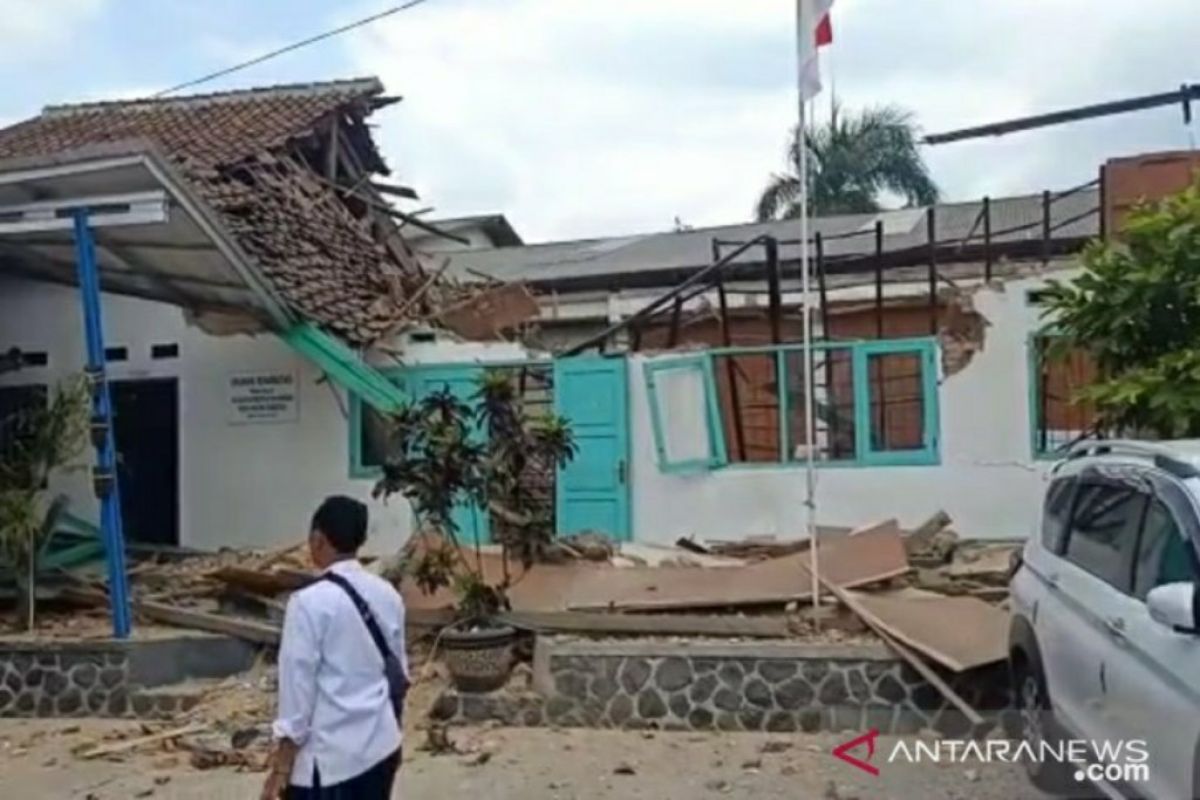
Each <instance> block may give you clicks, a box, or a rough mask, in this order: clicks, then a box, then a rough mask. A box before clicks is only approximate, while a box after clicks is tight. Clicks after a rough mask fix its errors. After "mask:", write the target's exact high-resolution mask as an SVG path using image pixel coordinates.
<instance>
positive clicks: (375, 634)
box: [324, 572, 396, 664]
mask: <svg viewBox="0 0 1200 800" xmlns="http://www.w3.org/2000/svg"><path fill="white" fill-rule="evenodd" d="M324 577H325V579H326V580H328V581H332V582H333V583H336V584H337V585H338V586H340V587H342V590H343V591H344V592H345V593H346V594H347V595H349V597H350V600H351V602H353V603H354V607H355V608H357V609H358V614H359V616H360V617H362V621H363V622H364V623H365V624H366V626H367V631H368V632H370V634H371V638H372V639H373V640H374V641H375V646H376V647H378V648H379V655H380V656H382V657H383V661H384V663H385V664H386V663H387V660H388V659H389V658H395V657H396V654H395V653H394V652H393V651H392V648H390V647H388V644H387V639H386V638H384V636H383V631H382V630H380V628H379V623H378V622H377V621H376V620H375V615H374V614H373V613H371V607H370V606H369V605H367V601H366V600H364V599H363V597H362V595H361V594H359V593H358V591H357V590H356V589H355V588H354V587H353V586H351V585H350V581H348V580H346V579H345V578H343V577H342V576H341V575H338V574H336V573H333V572H326V573H325V575H324Z"/></svg>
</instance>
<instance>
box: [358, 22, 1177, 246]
mask: <svg viewBox="0 0 1200 800" xmlns="http://www.w3.org/2000/svg"><path fill="white" fill-rule="evenodd" d="M1194 2H1195V0H1158V2H1156V3H1155V4H1154V9H1153V11H1150V10H1147V9H1146V8H1145V7H1144V6H1143V5H1140V4H1132V3H1128V2H1123V1H1121V0H1108V1H1107V2H1100V1H1099V0H1097V1H1096V2H1089V3H1087V4H1082V3H1079V2H1077V1H1076V0H1010V2H1007V3H1000V4H995V3H989V4H980V3H965V2H962V0H920V2H916V1H915V0H914V2H909V3H896V2H894V0H842V2H839V3H838V6H837V7H836V8H835V19H834V26H835V43H834V50H833V55H832V61H831V63H827V65H826V66H827V73H828V72H830V71H832V73H833V75H832V77H833V79H834V83H835V85H836V88H837V92H838V95H839V97H840V98H841V99H842V100H843V102H844V104H846V105H849V106H858V105H862V104H865V103H875V102H893V103H897V104H900V105H903V106H906V107H908V108H911V109H913V110H914V111H915V112H916V114H917V117H918V119H919V120H920V122H921V123H922V125H923V126H924V128H925V129H926V130H939V129H945V128H949V127H957V126H962V125H972V124H978V123H982V122H989V121H993V120H997V119H1003V118H1006V117H1011V116H1014V115H1020V114H1026V113H1033V112H1037V111H1041V110H1049V109H1053V108H1058V107H1061V106H1067V105H1076V104H1082V103H1087V102H1093V101H1098V100H1104V99H1109V98H1115V97H1121V96H1127V95H1130V94H1137V93H1143V92H1145V93H1148V92H1154V91H1163V90H1166V89H1169V88H1171V87H1172V86H1176V85H1178V84H1179V83H1180V82H1181V81H1183V80H1188V79H1191V80H1195V79H1196V77H1197V76H1196V75H1195V74H1193V73H1189V72H1188V71H1187V70H1188V69H1189V68H1191V67H1192V66H1193V65H1192V64H1191V63H1190V62H1191V61H1192V60H1194V59H1193V58H1192V56H1191V55H1190V54H1191V53H1192V52H1194V43H1195V42H1196V41H1200V15H1197V14H1195V13H1194V10H1193V6H1194ZM791 8H792V7H791V4H790V3H788V2H783V3H769V4H768V3H758V2H748V3H747V2H743V3H731V2H728V0H654V2H652V3H647V2H644V0H606V2H598V1H597V2H583V0H572V1H570V2H563V0H557V2H555V1H554V0H508V1H507V2H504V3H487V4H481V3H474V2H466V1H465V0H445V2H443V3H438V4H429V5H427V6H422V7H419V8H418V9H414V10H413V11H412V12H408V13H404V14H400V15H397V16H395V17H392V18H390V19H388V20H386V21H383V22H380V23H377V24H375V25H373V26H370V27H368V28H366V29H364V30H363V31H362V32H359V33H356V34H353V35H351V36H348V37H346V38H345V39H343V40H342V45H343V46H344V47H345V48H346V50H345V52H346V53H347V54H348V57H349V58H350V59H351V61H352V63H353V68H354V71H355V72H362V73H370V74H378V75H380V77H381V78H383V80H384V81H385V83H386V85H387V87H388V89H389V91H391V92H393V93H397V94H403V95H404V96H405V102H404V103H402V104H400V105H399V106H396V107H393V108H392V109H389V110H387V111H384V112H381V113H380V114H379V115H378V118H377V119H376V120H375V121H376V122H378V123H379V124H380V128H379V136H380V139H381V142H382V144H383V146H384V149H385V152H386V153H387V155H388V156H389V159H390V161H391V163H392V164H393V166H394V167H396V168H397V171H398V173H399V174H400V177H401V178H403V179H405V180H407V181H410V182H411V183H413V184H414V185H415V186H417V188H418V189H419V190H420V191H421V193H422V196H423V199H424V200H425V201H426V202H429V203H431V204H434V205H436V206H437V207H438V212H439V214H445V215H450V214H463V213H477V212H487V211H502V212H504V213H506V214H508V215H509V216H510V218H511V219H512V220H513V222H514V224H516V226H517V227H518V230H520V231H522V233H524V234H525V235H526V236H527V237H529V238H534V239H537V238H559V237H570V236H589V235H606V234H615V233H625V232H630V231H637V230H647V229H663V228H667V227H669V226H670V224H671V221H672V219H673V218H674V217H675V216H676V215H678V216H680V217H682V218H683V220H684V221H685V222H688V223H690V224H694V225H703V224H719V223H726V222H735V221H738V220H744V219H746V218H747V217H748V215H749V213H750V209H751V208H752V206H753V203H754V200H755V196H756V193H757V192H758V190H759V189H760V188H761V187H762V185H763V183H764V182H765V180H766V178H767V176H768V175H769V173H770V172H771V171H773V170H776V169H778V168H779V167H781V166H782V151H783V143H784V141H785V139H786V131H787V129H788V127H789V125H790V124H792V122H793V120H794V116H795V104H794V99H793V88H792V87H793V83H794V65H793V58H794V41H793V38H792V37H793V31H792V25H793V18H792V11H791ZM830 68H831V69H830ZM825 99H826V98H822V103H823V101H824V100H825ZM1177 118H1178V110H1177V109H1171V110H1170V111H1169V112H1168V111H1163V112H1158V113H1150V114H1144V115H1132V116H1129V117H1122V118H1113V119H1111V120H1106V121H1098V122H1092V123H1081V124H1079V125H1075V126H1068V127H1064V128H1060V129H1056V130H1051V131H1043V132H1035V133H1030V134H1022V135H1019V136H1014V137H1010V138H1006V139H1001V140H985V141H980V142H976V143H969V144H963V145H948V146H944V147H941V148H931V149H930V151H929V158H930V163H931V166H932V168H933V170H934V175H935V178H937V179H938V180H939V182H940V183H941V184H942V186H943V188H944V190H945V192H946V194H947V196H949V197H951V198H965V197H975V196H978V195H980V194H982V193H984V192H991V193H993V194H998V193H1003V192H1015V191H1037V190H1040V189H1042V188H1045V187H1048V188H1056V187H1062V186H1065V185H1068V184H1070V183H1074V182H1078V181H1083V180H1087V179H1088V178H1090V177H1092V176H1094V174H1095V170H1096V167H1097V165H1098V163H1099V162H1100V161H1101V160H1102V159H1104V158H1106V157H1110V156H1114V155H1121V154H1127V153H1129V152H1131V151H1132V152H1136V151H1139V150H1148V149H1158V148H1161V147H1167V146H1170V147H1177V146H1179V145H1181V144H1183V143H1185V142H1186V138H1184V134H1183V132H1182V131H1181V129H1180V127H1179V126H1178V125H1177V124H1176V122H1175V120H1176V119H1177Z"/></svg>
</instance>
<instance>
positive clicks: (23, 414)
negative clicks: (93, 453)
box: [0, 377, 91, 629]
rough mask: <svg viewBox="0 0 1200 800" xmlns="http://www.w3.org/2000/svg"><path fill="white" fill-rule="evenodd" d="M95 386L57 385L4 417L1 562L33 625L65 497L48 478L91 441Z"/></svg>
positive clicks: (79, 382) (0, 422) (0, 423)
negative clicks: (54, 493) (45, 553)
mask: <svg viewBox="0 0 1200 800" xmlns="http://www.w3.org/2000/svg"><path fill="white" fill-rule="evenodd" d="M90 405H91V392H90V391H89V387H88V383H87V381H86V380H85V379H83V378H82V377H80V378H76V379H72V380H69V381H66V382H64V383H63V384H61V385H60V386H58V387H57V388H56V389H55V390H54V392H53V394H52V396H51V397H50V399H49V402H48V403H46V404H44V405H42V404H38V405H33V406H30V407H28V408H25V409H22V410H20V411H17V412H15V413H13V414H10V415H7V416H5V417H3V418H0V442H3V443H4V444H5V446H4V448H3V451H2V452H0V564H3V565H4V566H7V567H8V568H9V569H11V570H12V571H13V573H14V574H15V575H16V576H17V584H18V587H19V588H20V589H21V590H22V591H20V592H19V594H18V596H19V597H20V598H21V606H22V608H21V612H22V613H21V615H20V616H21V618H22V619H24V620H25V624H26V627H27V628H29V629H32V628H33V625H34V598H35V596H36V591H37V587H36V582H37V559H38V554H39V553H40V552H41V551H42V549H43V547H44V545H45V544H46V541H47V539H48V538H49V537H50V535H51V534H52V533H53V532H54V525H55V523H56V521H57V519H58V515H59V513H60V512H61V511H62V509H63V508H64V507H65V506H66V498H65V497H56V498H53V499H51V497H50V494H49V492H48V491H47V486H48V481H49V479H50V477H51V475H53V474H54V473H55V472H57V471H59V470H64V469H68V468H69V467H70V465H71V463H72V462H73V461H74V460H75V459H76V457H77V456H78V455H79V454H80V452H81V451H82V450H83V448H84V446H85V445H86V442H87V432H88V421H89V419H90V416H89V409H90Z"/></svg>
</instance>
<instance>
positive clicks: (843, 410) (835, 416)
mask: <svg viewBox="0 0 1200 800" xmlns="http://www.w3.org/2000/svg"><path fill="white" fill-rule="evenodd" d="M853 360H854V359H853V351H852V350H851V349H850V348H849V347H826V348H820V349H817V350H815V351H813V380H812V384H813V395H814V396H815V398H816V400H815V403H814V405H813V417H814V422H813V428H814V430H815V433H816V452H815V453H814V457H815V458H816V459H817V460H818V461H851V460H853V459H854V456H855V451H854V435H855V434H854V369H853V366H852V364H853ZM786 368H787V391H788V443H789V450H790V452H789V453H788V457H789V460H791V461H805V460H807V458H808V447H807V436H806V435H805V434H806V430H805V421H804V419H805V409H806V407H807V402H806V401H807V397H806V396H805V394H804V352H803V351H801V350H789V351H788V352H787V355H786Z"/></svg>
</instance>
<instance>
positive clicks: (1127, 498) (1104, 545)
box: [1065, 483, 1148, 592]
mask: <svg viewBox="0 0 1200 800" xmlns="http://www.w3.org/2000/svg"><path fill="white" fill-rule="evenodd" d="M1075 494H1076V497H1075V504H1074V511H1073V512H1072V514H1071V524H1070V529H1069V532H1068V535H1067V548H1066V551H1065V555H1066V557H1067V560H1068V561H1071V562H1073V563H1075V564H1078V565H1079V566H1080V567H1082V568H1083V569H1085V570H1087V571H1088V572H1090V573H1092V574H1093V575H1095V576H1096V577H1097V578H1100V579H1101V580H1103V581H1106V582H1108V583H1110V584H1112V585H1113V586H1115V587H1117V588H1118V589H1120V590H1121V591H1123V592H1124V591H1128V590H1129V588H1130V587H1129V571H1130V570H1129V566H1130V562H1131V561H1132V558H1133V551H1134V549H1135V548H1136V547H1137V531H1138V526H1139V524H1140V523H1141V520H1142V510H1143V509H1144V508H1145V507H1146V501H1147V499H1148V498H1147V496H1146V495H1145V494H1143V493H1142V492H1140V491H1138V490H1137V489H1135V488H1133V487H1131V486H1122V485H1120V484H1114V483H1081V484H1080V485H1079V489H1078V491H1076V493H1075Z"/></svg>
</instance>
